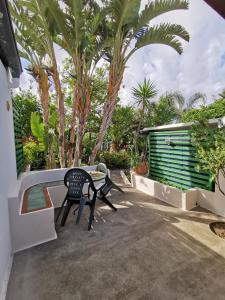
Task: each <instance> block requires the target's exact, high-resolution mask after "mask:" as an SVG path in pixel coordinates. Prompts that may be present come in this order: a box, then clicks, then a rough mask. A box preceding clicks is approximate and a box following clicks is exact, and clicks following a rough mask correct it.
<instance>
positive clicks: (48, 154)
mask: <svg viewBox="0 0 225 300" xmlns="http://www.w3.org/2000/svg"><path fill="white" fill-rule="evenodd" d="M35 72H36V74H38V76H37V77H36V78H37V82H38V91H39V97H40V102H41V107H42V111H43V123H44V127H45V135H46V139H45V141H46V142H45V159H46V167H47V168H48V169H52V168H54V167H55V158H54V151H53V147H52V145H50V143H49V138H48V127H49V126H48V119H49V103H48V102H49V85H48V74H47V72H46V71H45V70H43V69H42V68H41V67H40V68H38V70H37V69H36V70H35Z"/></svg>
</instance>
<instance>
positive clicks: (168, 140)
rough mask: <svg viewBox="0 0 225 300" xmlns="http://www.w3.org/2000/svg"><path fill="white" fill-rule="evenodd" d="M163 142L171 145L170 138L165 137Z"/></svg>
mask: <svg viewBox="0 0 225 300" xmlns="http://www.w3.org/2000/svg"><path fill="white" fill-rule="evenodd" d="M165 143H166V144H167V145H169V146H170V145H172V141H171V138H165Z"/></svg>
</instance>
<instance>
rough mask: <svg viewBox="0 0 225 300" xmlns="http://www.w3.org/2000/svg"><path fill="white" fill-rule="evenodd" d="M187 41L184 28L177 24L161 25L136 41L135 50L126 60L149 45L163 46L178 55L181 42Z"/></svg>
mask: <svg viewBox="0 0 225 300" xmlns="http://www.w3.org/2000/svg"><path fill="white" fill-rule="evenodd" d="M177 37H179V38H182V39H184V40H185V41H189V34H188V32H187V31H186V30H185V28H184V27H183V26H181V25H177V24H169V23H161V24H159V25H155V26H153V27H150V28H149V29H148V30H147V31H146V32H145V33H144V35H142V36H141V37H140V38H138V39H137V42H136V44H135V48H134V49H133V50H132V51H131V52H130V53H129V54H128V56H127V59H129V57H130V56H131V55H132V54H133V53H134V52H135V51H136V50H138V49H140V48H142V47H144V46H147V45H150V44H164V45H167V46H170V47H172V48H173V49H174V50H176V51H177V52H178V53H179V54H181V53H182V52H183V48H182V44H181V41H180V40H179V39H178V38H177Z"/></svg>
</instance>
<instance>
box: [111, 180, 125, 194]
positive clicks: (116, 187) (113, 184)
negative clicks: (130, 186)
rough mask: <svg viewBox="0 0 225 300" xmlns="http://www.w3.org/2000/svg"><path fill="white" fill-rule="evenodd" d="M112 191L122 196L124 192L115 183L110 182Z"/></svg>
mask: <svg viewBox="0 0 225 300" xmlns="http://www.w3.org/2000/svg"><path fill="white" fill-rule="evenodd" d="M111 188H112V189H115V190H118V191H119V192H121V193H123V194H124V191H123V190H122V189H121V188H120V187H119V186H118V185H117V184H115V183H113V182H112V187H111Z"/></svg>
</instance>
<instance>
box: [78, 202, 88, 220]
mask: <svg viewBox="0 0 225 300" xmlns="http://www.w3.org/2000/svg"><path fill="white" fill-rule="evenodd" d="M85 203H86V200H85V199H81V200H80V204H79V210H78V214H77V220H76V224H79V223H80V218H81V215H82V212H83V209H84V206H85Z"/></svg>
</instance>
